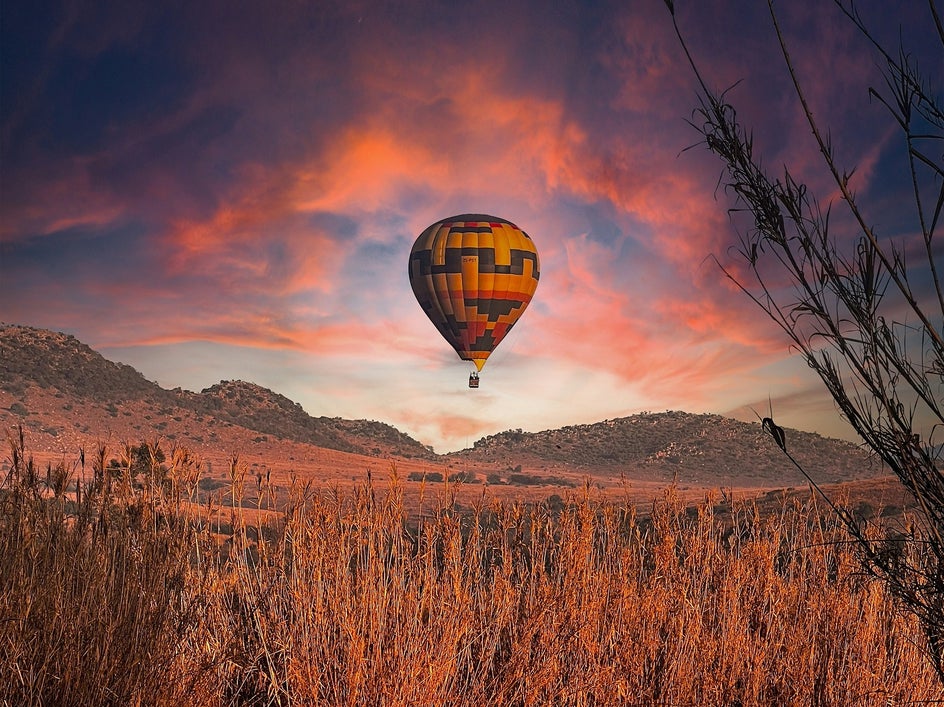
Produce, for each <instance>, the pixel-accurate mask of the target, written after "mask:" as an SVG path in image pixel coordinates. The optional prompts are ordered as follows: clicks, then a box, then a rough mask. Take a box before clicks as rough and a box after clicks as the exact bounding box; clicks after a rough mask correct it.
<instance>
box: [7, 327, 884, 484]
mask: <svg viewBox="0 0 944 707" xmlns="http://www.w3.org/2000/svg"><path fill="white" fill-rule="evenodd" d="M0 424H2V425H3V427H4V428H6V429H9V428H10V427H11V426H12V425H15V424H22V425H23V426H24V427H25V428H27V429H29V430H30V431H31V433H32V435H33V439H34V444H39V445H40V446H43V445H45V448H46V449H47V450H48V451H56V450H59V451H66V450H76V449H78V448H80V447H81V446H83V445H87V444H88V443H89V439H90V437H91V438H92V439H93V440H94V436H95V435H99V436H102V435H107V436H110V437H111V438H113V439H114V438H117V439H119V440H124V441H135V440H139V441H140V440H153V439H155V438H157V437H160V438H162V439H164V440H168V441H171V442H173V443H180V444H183V445H185V446H190V447H192V448H194V449H196V450H197V451H200V452H202V453H208V452H210V451H214V452H216V453H217V454H218V457H219V456H221V455H225V454H230V453H232V452H233V451H234V450H236V449H243V450H245V449H247V448H251V449H253V450H254V451H255V453H257V454H258V455H262V454H268V455H269V458H272V456H278V455H283V454H287V455H298V454H302V455H303V456H304V454H307V453H306V452H304V450H302V451H299V450H298V449H296V448H294V447H293V448H291V449H288V450H287V448H286V447H284V445H283V446H282V447H278V448H276V446H274V445H276V444H278V443H281V442H287V443H291V444H296V445H303V446H305V448H307V449H323V450H334V451H337V452H343V453H348V454H354V455H363V456H365V457H373V458H394V457H396V458H400V459H401V460H403V459H409V460H413V461H415V462H417V463H419V462H421V461H423V462H425V463H427V464H433V465H434V466H435V465H439V466H438V469H439V470H440V471H442V470H443V469H444V468H446V467H449V468H451V470H455V471H457V472H458V471H461V470H465V471H470V470H471V472H472V473H473V474H477V475H478V477H482V478H485V477H488V478H490V479H491V480H492V481H491V482H492V483H507V482H509V480H512V482H514V481H517V482H520V483H535V484H536V483H542V482H547V484H548V485H554V484H555V483H556V482H557V481H559V480H561V479H564V478H566V479H569V480H570V481H569V483H570V482H572V481H573V480H574V479H580V478H583V477H592V478H595V479H604V478H608V479H614V478H616V479H618V478H619V476H620V475H622V474H625V475H626V476H627V477H629V478H634V479H647V480H651V481H660V482H663V481H670V480H672V479H673V478H677V479H679V481H680V483H691V484H695V485H700V486H719V485H732V484H734V485H739V486H771V485H773V486H788V485H798V484H803V482H804V481H803V477H802V475H801V474H800V473H799V472H798V471H797V470H796V469H795V468H794V467H793V466H792V465H791V463H790V461H789V460H788V459H787V458H786V457H785V456H784V454H783V453H782V452H781V450H780V449H779V448H778V447H777V446H776V444H774V442H773V440H772V439H771V438H770V437H769V436H768V435H767V434H766V433H764V431H763V430H762V429H761V426H760V425H759V424H756V423H746V422H739V421H736V420H732V419H730V418H725V417H721V416H718V415H695V414H690V413H684V412H663V413H643V414H638V415H633V416H631V417H624V418H618V419H613V420H604V421H602V422H597V423H594V424H587V425H572V426H568V427H562V428H560V429H555V430H545V431H542V432H523V431H521V430H508V431H506V432H502V433H499V434H495V435H490V436H488V437H484V438H482V439H480V440H478V441H477V442H475V444H474V446H473V447H472V448H471V449H467V450H463V451H460V452H454V453H451V454H448V455H441V456H440V455H436V454H434V453H433V452H432V450H431V449H430V448H429V447H427V446H425V445H424V444H422V443H421V442H419V441H417V440H415V439H413V438H412V437H410V436H409V435H406V434H404V433H402V432H400V431H399V430H397V429H396V428H395V427H392V426H391V425H388V424H386V423H383V422H377V421H373V420H345V419H341V418H329V417H312V416H311V415H309V414H308V413H306V412H305V411H304V410H303V409H302V408H301V406H300V405H299V404H298V403H295V402H293V401H291V400H289V399H288V398H286V397H285V396H284V395H280V394H278V393H275V392H273V391H271V390H268V389H266V388H263V387H261V386H259V385H255V384H253V383H247V382H244V381H221V382H220V383H218V384H216V385H213V386H210V387H209V388H206V389H204V390H202V391H200V392H199V393H196V392H191V391H187V390H181V389H179V388H178V389H174V390H166V389H164V388H161V387H160V386H159V385H157V384H156V383H153V382H151V381H148V380H146V379H145V378H144V376H142V375H141V374H140V373H139V372H137V371H136V370H134V369H133V368H131V367H130V366H126V365H123V364H120V363H114V362H111V361H108V360H106V359H105V358H104V357H102V356H101V355H100V354H98V353H97V352H95V351H93V350H92V349H91V348H89V347H88V346H86V345H85V344H83V343H82V342H80V341H79V340H78V339H76V338H75V337H72V336H69V335H66V334H60V333H56V332H51V331H47V330H43V329H34V328H30V327H25V326H15V325H5V324H0ZM786 444H787V449H788V450H789V451H790V453H791V454H792V455H793V456H794V457H795V458H796V459H797V460H798V461H799V462H800V463H801V464H802V465H803V467H804V468H805V469H806V470H807V471H808V472H810V474H811V475H812V476H813V477H814V478H815V479H817V480H818V481H821V482H824V483H826V482H832V481H845V480H852V479H863V478H869V477H875V476H879V475H880V474H881V468H880V466H879V465H878V464H877V463H876V462H873V461H872V460H871V459H870V458H869V457H868V455H867V454H866V453H865V452H863V451H862V450H861V449H859V448H858V447H856V446H855V445H853V444H851V443H848V442H843V441H840V440H835V439H829V438H824V437H821V436H819V435H816V434H812V433H808V432H799V431H796V430H789V429H788V430H786ZM294 458H295V457H292V456H289V457H288V459H289V460H291V459H294ZM298 458H299V459H300V458H301V457H298ZM367 461H369V460H367ZM350 463H351V464H352V465H354V466H355V467H356V466H357V465H358V464H361V462H354V461H352V462H350Z"/></svg>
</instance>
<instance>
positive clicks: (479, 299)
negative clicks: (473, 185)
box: [410, 214, 541, 371]
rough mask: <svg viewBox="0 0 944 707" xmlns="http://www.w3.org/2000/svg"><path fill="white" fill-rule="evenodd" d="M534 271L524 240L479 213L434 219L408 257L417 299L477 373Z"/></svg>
mask: <svg viewBox="0 0 944 707" xmlns="http://www.w3.org/2000/svg"><path fill="white" fill-rule="evenodd" d="M540 271H541V267H540V263H539V261H538V251H537V249H536V248H535V247H534V243H533V242H532V240H531V237H530V236H528V234H527V233H525V232H524V231H522V230H521V229H520V228H518V227H517V226H516V225H515V224H513V223H511V222H510V221H506V220H505V219H503V218H498V217H496V216H488V215H486V214H462V215H460V216H452V217H450V218H447V219H443V220H442V221H437V222H436V223H434V224H433V225H431V226H430V227H429V228H427V229H426V230H425V231H423V232H422V233H421V234H420V236H419V238H417V239H416V243H414V244H413V250H412V251H411V252H410V285H412V287H413V294H415V295H416V299H417V301H419V303H420V306H421V307H422V308H423V311H424V312H426V316H428V317H429V318H430V321H432V322H433V324H435V325H436V328H437V329H438V330H439V333H440V334H442V336H443V338H444V339H445V340H446V341H448V342H449V344H450V345H451V346H452V347H453V348H454V349H455V350H456V353H457V354H459V358H461V359H463V360H466V361H472V362H473V363H474V364H475V366H476V368H477V369H478V370H480V371H481V370H482V366H484V365H485V361H486V359H488V357H489V354H491V353H492V351H494V350H495V347H496V346H498V344H499V343H500V342H501V340H502V339H504V338H505V335H506V334H507V333H508V332H509V331H510V330H511V328H512V327H513V326H514V325H515V322H517V321H518V317H520V316H521V313H522V312H524V310H525V309H526V308H527V306H528V303H529V302H530V301H531V297H532V296H533V295H534V291H535V290H536V289H537V286H538V279H539V278H540V274H541V272H540Z"/></svg>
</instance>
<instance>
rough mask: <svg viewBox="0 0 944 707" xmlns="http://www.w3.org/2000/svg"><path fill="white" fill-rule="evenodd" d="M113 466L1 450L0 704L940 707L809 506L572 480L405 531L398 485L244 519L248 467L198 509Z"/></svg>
mask: <svg viewBox="0 0 944 707" xmlns="http://www.w3.org/2000/svg"><path fill="white" fill-rule="evenodd" d="M125 452H126V453H125V456H124V457H122V456H121V454H120V453H119V455H118V460H117V465H114V466H111V468H110V467H109V463H108V462H109V452H108V450H105V449H104V448H99V450H98V451H97V453H94V454H92V455H90V456H94V458H92V459H86V460H85V462H86V463H87V464H88V465H89V467H90V474H89V476H90V481H89V482H87V483H85V484H81V483H80V484H78V485H76V484H75V479H76V478H77V477H81V474H80V471H81V470H80V462H78V461H77V462H76V463H75V465H73V466H68V465H66V464H64V463H58V464H56V465H47V466H46V467H45V468H42V467H40V466H39V465H37V464H36V463H35V462H33V460H32V459H31V458H30V456H29V453H28V450H27V449H25V448H24V444H23V441H22V437H21V436H20V437H15V438H14V439H12V440H11V444H10V447H9V457H8V458H7V466H8V469H7V471H6V473H5V478H4V479H3V481H2V487H0V704H3V705H45V704H65V705H108V704H114V705H136V704H147V705H179V704H188V705H230V704H241V705H288V704H303V705H634V704H638V705H730V706H733V705H773V704H783V705H792V704H806V705H870V704H874V705H903V704H915V703H919V702H922V701H924V702H927V701H933V700H942V699H944V690H942V686H941V684H940V683H939V682H938V681H937V679H936V676H935V674H934V672H933V670H932V668H931V666H930V664H929V663H928V661H927V660H926V658H925V656H924V654H923V652H922V638H921V637H922V634H921V631H920V630H919V628H918V627H917V625H916V623H915V622H914V620H913V619H912V617H910V616H909V615H907V614H905V613H904V612H902V611H901V610H900V608H899V607H898V606H896V604H895V602H894V601H893V600H892V599H891V598H890V597H889V596H888V595H887V594H886V593H885V591H884V590H883V587H882V585H881V584H879V583H877V582H875V581H874V580H872V579H870V578H869V577H867V576H864V575H862V574H860V573H859V572H858V564H857V562H856V559H855V557H854V556H853V554H852V552H853V551H852V548H851V546H850V545H849V544H847V543H844V542H843V536H842V534H841V532H840V531H838V530H837V529H836V528H835V527H834V525H833V523H832V522H831V521H830V520H829V516H828V514H827V513H826V512H825V510H824V509H823V508H821V507H818V506H817V504H816V503H815V502H814V500H813V499H812V498H805V499H803V500H802V501H801V500H798V499H797V498H796V497H794V498H792V499H786V500H784V501H783V503H782V504H781V505H780V507H779V508H778V509H777V510H776V511H775V512H767V513H763V514H761V513H759V512H758V510H757V507H756V506H755V505H754V504H753V503H751V502H740V503H739V502H729V503H724V502H723V501H725V500H726V499H719V498H713V497H707V498H705V499H704V500H703V502H702V503H700V504H698V505H696V506H691V505H687V504H686V503H685V502H683V501H682V499H681V498H680V497H679V495H678V494H677V492H676V490H675V489H673V488H671V487H670V488H669V489H668V490H666V491H665V492H664V493H663V494H662V496H661V497H660V498H658V499H657V500H655V501H653V502H652V503H651V504H649V505H648V506H646V507H639V509H638V511H637V507H636V506H635V505H633V504H631V503H630V502H628V501H627V502H620V501H618V500H614V499H613V498H602V497H598V496H596V495H595V491H594V490H593V489H592V488H590V487H589V486H588V487H586V488H584V489H576V490H571V491H569V492H566V493H565V494H564V498H563V502H562V503H560V504H557V505H556V507H554V508H552V507H550V506H549V505H548V504H524V503H517V502H513V501H509V500H495V499H492V498H490V496H489V494H488V490H487V489H483V488H482V487H466V488H461V487H457V486H454V485H452V486H450V485H448V484H440V485H437V486H435V487H434V486H426V487H425V488H424V489H423V494H424V496H423V503H424V510H423V512H422V513H420V514H414V513H411V512H408V511H407V509H406V507H405V505H404V495H403V490H402V489H403V484H401V483H400V482H399V481H398V480H397V479H396V478H395V477H396V472H395V470H392V472H391V476H393V477H394V478H392V479H387V480H386V483H385V484H384V487H383V488H382V489H381V488H380V485H379V483H376V482H377V481H379V480H374V479H371V478H366V479H365V480H364V481H363V482H361V483H359V484H356V485H348V487H342V486H340V485H339V486H338V487H336V488H335V489H333V490H324V489H318V490H316V489H314V488H313V486H312V485H311V484H310V483H307V484H306V483H302V482H300V481H296V482H295V483H294V484H293V485H292V486H291V488H290V490H289V494H288V498H289V501H288V503H287V505H286V506H285V507H284V508H281V509H279V511H278V512H273V511H270V512H264V511H262V510H260V511H256V512H253V511H252V510H251V509H247V508H245V507H244V504H243V503H242V500H243V496H244V495H245V493H246V492H247V489H248V488H249V487H250V486H254V485H255V484H256V483H257V479H255V478H253V477H251V476H249V475H248V474H247V473H246V469H245V467H243V466H242V465H241V464H240V462H239V461H238V460H233V465H232V468H231V478H230V484H229V487H228V489H227V495H226V498H227V501H226V502H225V503H224V504H223V506H222V507H220V506H218V505H215V504H214V503H212V502H211V503H209V504H204V503H202V502H201V503H196V502H193V503H191V500H196V498H197V496H196V492H197V489H198V487H199V481H200V474H201V465H200V463H199V461H198V460H196V459H195V458H194V457H193V456H191V455H190V454H188V453H187V452H186V451H185V450H183V449H175V450H173V452H172V453H169V454H168V457H167V459H166V463H165V464H158V463H157V461H156V459H155V460H154V461H155V463H153V464H152V465H151V466H150V468H149V469H147V470H145V471H144V472H143V473H137V474H133V473H132V466H131V463H130V460H129V457H128V454H127V450H125ZM264 484H265V482H264V481H263V482H262V491H263V492H265V490H266V489H265V486H264ZM265 495H266V494H265V493H263V494H262V497H263V500H264V499H265ZM463 495H464V497H463V499H462V500H463V505H462V506H461V507H460V506H459V504H458V499H459V497H460V496H463ZM260 505H263V506H264V503H262V504H260ZM875 532H876V533H881V532H885V531H883V530H881V529H879V528H876V529H875ZM888 551H889V552H909V549H908V548H907V547H897V546H895V545H894V543H892V542H890V543H889V545H888Z"/></svg>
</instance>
